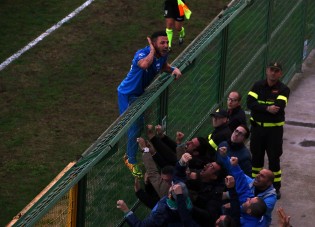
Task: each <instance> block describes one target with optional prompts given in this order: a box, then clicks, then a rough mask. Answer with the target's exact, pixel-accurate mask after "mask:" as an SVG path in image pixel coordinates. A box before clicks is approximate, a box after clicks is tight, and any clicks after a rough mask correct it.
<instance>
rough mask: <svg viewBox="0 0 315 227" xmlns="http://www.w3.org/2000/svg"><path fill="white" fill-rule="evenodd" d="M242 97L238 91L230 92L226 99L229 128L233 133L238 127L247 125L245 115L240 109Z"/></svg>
mask: <svg viewBox="0 0 315 227" xmlns="http://www.w3.org/2000/svg"><path fill="white" fill-rule="evenodd" d="M241 100H242V95H241V94H240V93H239V92H238V91H231V92H230V94H229V96H228V98H227V108H228V118H229V122H228V124H229V127H230V129H231V131H232V132H233V131H234V130H235V129H236V128H237V126H239V125H247V121H246V115H245V112H244V110H243V109H242V107H241Z"/></svg>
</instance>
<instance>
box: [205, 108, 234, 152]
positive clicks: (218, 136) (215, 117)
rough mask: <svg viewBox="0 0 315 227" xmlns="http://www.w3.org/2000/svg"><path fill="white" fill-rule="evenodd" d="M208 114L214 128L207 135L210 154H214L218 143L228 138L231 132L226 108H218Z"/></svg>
mask: <svg viewBox="0 0 315 227" xmlns="http://www.w3.org/2000/svg"><path fill="white" fill-rule="evenodd" d="M210 115H211V117H212V126H213V128H214V130H213V131H212V132H211V133H210V134H209V135H208V140H209V144H210V145H211V155H214V156H215V155H216V151H217V149H218V146H219V144H220V143H221V142H222V141H226V140H228V139H229V138H230V137H231V134H232V132H231V130H230V128H229V125H228V113H227V111H226V110H224V109H222V108H219V109H217V110H216V111H215V112H213V113H211V114H210Z"/></svg>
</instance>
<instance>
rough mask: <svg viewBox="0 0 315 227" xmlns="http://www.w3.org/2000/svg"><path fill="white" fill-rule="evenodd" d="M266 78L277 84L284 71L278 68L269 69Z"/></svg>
mask: <svg viewBox="0 0 315 227" xmlns="http://www.w3.org/2000/svg"><path fill="white" fill-rule="evenodd" d="M266 76H267V79H268V80H269V81H272V82H277V81H278V80H279V79H280V77H281V76H282V71H281V70H280V69H278V68H272V67H268V68H267V69H266Z"/></svg>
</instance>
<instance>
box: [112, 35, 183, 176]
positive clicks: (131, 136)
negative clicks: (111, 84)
mask: <svg viewBox="0 0 315 227" xmlns="http://www.w3.org/2000/svg"><path fill="white" fill-rule="evenodd" d="M147 40H148V43H149V45H148V46H146V47H145V48H143V49H140V50H138V51H137V52H136V54H135V55H134V58H133V60H132V64H131V68H130V71H129V72H128V74H127V76H126V78H125V79H124V80H123V81H122V82H121V83H120V85H119V86H118V88H117V91H118V106H119V114H123V113H124V112H125V111H126V109H127V108H128V107H129V106H130V105H131V104H132V103H133V102H134V101H135V100H136V99H137V98H138V97H139V96H140V95H142V94H143V93H144V90H145V88H146V87H147V86H148V85H149V84H150V83H151V82H152V81H153V79H154V78H155V76H156V75H158V74H159V73H161V72H168V73H171V74H172V75H174V76H175V79H178V78H179V77H181V75H182V73H181V71H180V70H179V69H178V68H175V67H172V66H171V65H170V64H169V63H167V58H168V39H167V34H166V32H165V31H158V32H155V33H153V34H152V35H151V37H147ZM140 122H141V120H140V119H138V120H137V121H136V122H135V123H134V124H133V125H132V126H131V127H130V129H129V131H128V144H127V152H126V153H127V154H126V155H125V157H124V161H125V164H126V165H127V167H128V168H129V169H130V170H131V172H132V174H133V175H134V176H135V177H142V173H141V171H140V169H139V167H138V165H137V160H136V153H137V150H138V144H137V141H136V139H137V137H139V135H140V125H141V123H140Z"/></svg>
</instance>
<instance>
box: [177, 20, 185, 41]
mask: <svg viewBox="0 0 315 227" xmlns="http://www.w3.org/2000/svg"><path fill="white" fill-rule="evenodd" d="M175 28H176V31H178V33H179V40H178V43H179V45H182V44H183V43H184V38H185V28H184V27H183V21H175Z"/></svg>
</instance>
